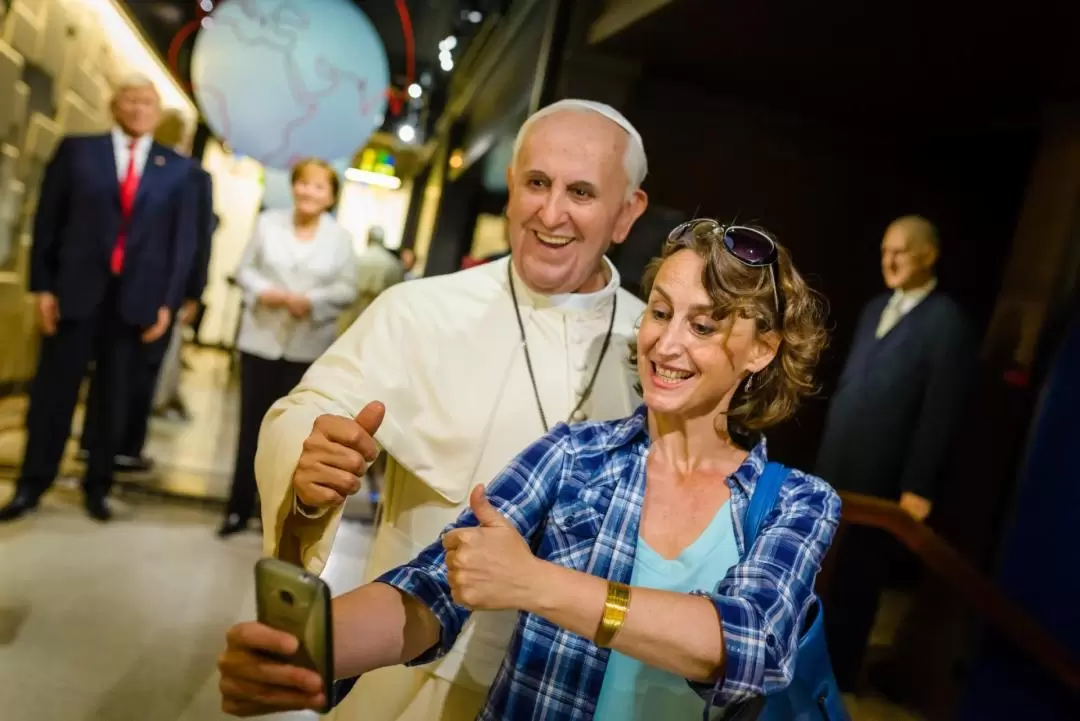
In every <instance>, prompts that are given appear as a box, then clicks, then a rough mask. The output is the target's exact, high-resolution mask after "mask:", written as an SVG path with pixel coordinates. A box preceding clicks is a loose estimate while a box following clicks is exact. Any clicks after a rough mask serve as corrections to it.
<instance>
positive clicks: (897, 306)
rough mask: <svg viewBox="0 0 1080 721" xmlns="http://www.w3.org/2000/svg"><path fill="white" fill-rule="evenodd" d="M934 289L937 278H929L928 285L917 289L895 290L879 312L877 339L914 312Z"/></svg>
mask: <svg viewBox="0 0 1080 721" xmlns="http://www.w3.org/2000/svg"><path fill="white" fill-rule="evenodd" d="M936 287H937V278H931V279H930V282H929V283H926V284H925V285H921V286H919V287H918V288H912V289H911V290H902V289H900V288H897V289H896V290H895V291H893V295H892V298H889V302H888V304H887V305H886V306H885V310H883V311H882V312H881V318H880V319H879V320H878V326H877V337H878V338H884V337H885V336H886V335H887V334H888V333H889V331H891V330H892V329H893V328H895V327H896V324H897V323H899V322H900V321H901V320H902V319H903V317H904V316H905V315H907V314H908V313H910V312H911V311H912V310H914V309H915V306H917V305H918V304H919V303H922V302H923V301H924V300H926V296H928V295H930V294H931V293H932V292H934V288H936Z"/></svg>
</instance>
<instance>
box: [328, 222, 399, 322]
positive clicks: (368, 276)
mask: <svg viewBox="0 0 1080 721" xmlns="http://www.w3.org/2000/svg"><path fill="white" fill-rule="evenodd" d="M385 243H386V232H385V231H384V230H383V229H382V228H381V227H379V226H377V225H374V226H372V227H371V228H370V229H369V230H368V235H367V248H365V249H364V252H362V253H361V254H360V255H359V257H358V258H357V259H356V290H357V296H356V302H355V303H354V304H353V306H352V308H350V309H349V312H348V313H345V314H343V315H342V316H341V322H340V331H341V332H344V331H345V329H346V328H348V327H349V326H350V325H352V322H353V321H354V320H356V318H357V316H359V315H360V314H361V313H363V312H364V309H365V308H367V307H368V306H369V305H371V303H372V301H374V300H375V299H376V298H377V297H378V296H379V295H380V294H381V293H382V292H383V291H385V290H386V289H387V288H389V287H390V286H392V285H397V284H398V283H400V282H401V281H403V280H405V268H404V263H403V262H402V260H401V259H400V258H399V257H398V256H397V255H396V254H395V253H394V252H393V251H391V250H388V249H387V248H386V244H385ZM410 257H413V258H414V262H415V256H413V255H412V254H411V251H410Z"/></svg>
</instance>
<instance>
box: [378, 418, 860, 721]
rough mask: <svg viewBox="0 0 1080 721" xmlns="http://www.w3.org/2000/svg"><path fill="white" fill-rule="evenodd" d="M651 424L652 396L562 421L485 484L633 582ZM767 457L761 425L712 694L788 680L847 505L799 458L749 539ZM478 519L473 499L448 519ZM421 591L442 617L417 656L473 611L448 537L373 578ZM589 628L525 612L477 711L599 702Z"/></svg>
mask: <svg viewBox="0 0 1080 721" xmlns="http://www.w3.org/2000/svg"><path fill="white" fill-rule="evenodd" d="M648 450H649V433H648V426H647V423H646V411H645V408H644V406H642V407H641V408H639V409H638V410H637V411H636V412H635V413H634V415H632V416H630V417H629V418H625V419H622V420H617V421H608V422H594V423H584V424H580V425H575V426H573V427H571V426H567V425H559V426H557V427H556V428H555V429H553V430H552V431H551V432H550V433H548V434H547V435H546V436H544V437H543V438H541V439H540V440H539V441H537V442H536V443H534V444H532V445H531V446H530V447H529V448H527V449H526V450H525V451H524V452H522V453H521V454H520V455H519V456H518V457H517V458H515V459H514V460H513V461H512V462H511V463H510V465H509V466H507V468H506V469H505V470H504V471H503V472H502V474H501V475H500V476H499V477H498V478H497V479H496V480H495V481H493V482H492V483H491V484H490V485H489V486H488V488H487V493H488V498H489V499H490V501H491V503H492V505H494V506H495V508H497V509H498V510H499V511H500V512H501V513H502V514H503V515H505V516H506V517H507V518H509V520H510V521H511V522H512V523H513V524H514V525H515V526H516V527H517V529H518V531H519V532H520V533H521V534H522V536H524V537H525V538H526V539H531V541H532V545H533V548H534V550H535V553H536V555H537V556H538V557H539V558H542V559H544V560H546V561H550V562H551V563H555V564H558V565H560V566H565V567H566V568H571V569H574V570H577V571H583V572H585V573H590V574H592V575H594V576H599V577H601V578H605V579H608V580H613V581H620V582H622V583H629V582H630V577H631V573H632V572H633V568H634V552H635V550H636V548H637V539H638V527H639V523H640V520H641V508H642V505H643V502H644V498H645V465H646V463H645V461H646V456H647V454H648ZM766 463H767V458H766V453H765V441H764V439H762V440H761V442H759V443H758V444H757V445H756V446H755V447H754V449H753V450H752V452H751V453H750V455H749V457H748V458H747V460H746V462H745V463H743V465H742V466H741V467H740V468H739V469H738V470H737V471H735V473H734V474H733V475H732V476H731V477H729V479H728V486H729V487H730V488H731V503H732V505H733V518H734V525H735V536H736V540H737V542H738V546H739V555H740V557H741V558H742V561H741V562H740V563H739V564H738V565H736V566H734V567H733V568H731V570H729V571H728V573H727V575H726V576H725V577H724V578H723V579H722V580H720V581H719V583H717V585H716V587H715V588H713V589H702V591H701V593H702V595H705V596H708V597H709V598H710V599H711V600H712V602H713V603H714V604H716V609H717V612H718V613H719V617H720V621H721V623H722V624H723V631H724V643H725V646H726V652H727V653H726V657H727V660H726V666H725V673H724V676H723V678H722V679H720V680H719V681H717V682H716V684H715V685H708V684H706V685H701V684H692V686H693V687H694V689H695V690H696V691H697V692H698V693H700V694H701V696H702V698H703V699H704V701H703V710H705V711H707V709H704V705H705V704H707V703H711V704H712V705H713V706H730V705H732V704H737V703H740V702H743V701H747V700H749V699H752V698H755V697H757V696H760V695H762V694H764V693H769V692H773V691H776V690H779V689H782V688H784V687H785V686H787V684H788V683H790V681H791V677H792V674H793V672H794V668H795V663H794V662H795V652H796V649H797V644H798V636H799V631H800V629H801V626H802V619H803V617H804V616H805V614H806V610H807V608H808V607H809V605H810V603H811V601H812V600H813V598H814V590H813V588H814V579H815V577H816V576H817V573H818V569H819V568H820V566H821V560H822V558H823V557H824V555H825V552H826V550H827V549H828V547H829V544H830V543H831V541H832V537H833V533H834V532H835V530H836V525H837V522H838V520H839V517H840V499H839V497H838V496H837V495H836V493H835V492H834V491H833V490H832V488H830V487H829V486H828V485H827V484H826V483H825V482H824V481H822V480H820V479H818V478H815V477H813V476H808V475H806V474H804V473H802V472H800V471H795V470H792V471H791V472H790V475H789V477H788V479H787V480H786V481H785V482H784V485H783V487H782V489H781V492H780V498H779V500H778V501H777V504H776V508H775V510H774V511H773V512H772V514H771V515H770V516H769V517H768V518H767V519H766V520H765V523H764V526H763V528H762V532H761V534H760V536H759V538H758V540H757V542H756V543H755V544H754V547H753V548H751V549H749V551H748V550H747V549H746V548H744V542H743V528H742V519H743V516H744V515H745V514H746V509H747V507H748V504H749V501H750V496H751V495H752V494H753V492H754V484H755V482H756V480H757V478H758V477H759V476H760V474H761V473H762V471H763V470H764V469H765V464H766ZM475 525H477V521H476V517H475V516H474V515H473V513H472V512H471V511H469V510H466V511H465V512H464V513H463V514H462V515H461V517H460V518H459V519H458V520H457V522H455V523H454V524H452V525H451V526H450V527H449V528H448V529H447V530H450V529H451V528H463V527H468V526H475ZM378 581H380V582H382V583H387V584H389V585H391V586H394V587H396V588H398V589H400V590H402V591H404V592H405V593H408V594H410V595H411V596H413V597H414V598H416V599H418V600H419V601H420V602H421V603H423V604H424V605H426V606H427V607H428V608H430V609H431V611H432V612H433V613H434V614H435V616H436V617H437V618H438V619H439V621H440V623H441V624H442V637H441V639H440V642H439V643H438V644H437V645H436V646H435V647H434V648H432V649H430V650H429V651H428V652H426V653H425V654H424V655H422V656H421V657H419V658H417V659H415V660H414V661H413V662H412V664H413V665H415V664H423V663H430V662H431V661H434V660H436V659H437V658H439V657H441V656H442V655H443V654H445V653H446V652H447V651H448V650H449V649H450V647H451V646H453V644H454V641H455V640H456V639H457V637H458V634H460V633H461V629H462V626H463V625H464V624H465V621H466V620H467V619H468V618H469V611H468V610H467V609H465V608H463V607H461V606H459V605H457V604H455V603H454V601H453V599H452V598H451V596H450V586H449V583H448V582H447V569H446V556H445V552H444V551H443V547H442V541H441V540H439V541H436V542H435V543H433V544H431V545H430V546H428V547H427V548H426V549H425V550H424V551H423V552H422V553H421V554H420V555H419V556H417V558H416V559H415V560H414V561H413V562H412V563H410V564H408V565H405V566H401V567H400V568H397V569H394V570H392V571H390V572H389V573H386V574H385V575H383V576H382V577H380V578H379V579H378ZM609 653H610V652H609V651H608V650H607V649H602V648H598V647H597V646H596V645H595V644H593V642H592V641H591V640H590V639H587V638H583V637H581V636H578V635H576V634H573V633H570V632H569V631H565V630H563V629H562V628H560V627H558V626H555V625H554V624H552V623H550V622H548V621H547V620H545V619H543V618H541V617H540V616H535V615H532V614H528V613H522V614H520V617H519V619H518V623H517V628H516V629H515V631H514V635H513V638H512V640H511V643H510V648H509V651H508V652H507V655H506V658H505V660H504V661H503V664H502V667H501V668H500V670H499V674H498V676H497V677H496V679H495V682H494V684H493V685H492V688H491V692H490V694H489V695H488V699H487V704H486V705H485V707H484V710H483V711H482V712H481V714H480V716H479V717H478V718H479V719H481V720H482V721H502V720H504V719H515V720H521V719H532V720H533V721H556V720H558V721H587V720H588V719H592V717H593V714H594V713H595V711H596V702H597V699H598V698H599V696H600V687H601V684H602V683H603V680H604V673H605V670H606V669H607V661H608V656H609Z"/></svg>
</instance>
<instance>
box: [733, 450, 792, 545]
mask: <svg viewBox="0 0 1080 721" xmlns="http://www.w3.org/2000/svg"><path fill="white" fill-rule="evenodd" d="M787 477H788V468H787V466H785V465H784V464H782V463H772V462H770V463H768V464H766V466H765V470H764V472H762V474H761V477H759V478H758V480H757V485H756V486H755V487H754V495H753V496H752V497H751V498H750V507H749V508H747V509H746V518H745V519H744V521H743V526H744V528H743V539H744V541H743V545H744V547H745V548H746V550H747V551H749V550H750V548H751V546H753V545H754V541H756V540H757V537H758V535H759V534H760V533H761V526H762V524H764V523H765V518H766V517H767V516H768V515H769V513H771V512H772V509H773V507H774V506H776V499H777V498H778V497H779V496H780V486H782V485H784V481H785V480H787Z"/></svg>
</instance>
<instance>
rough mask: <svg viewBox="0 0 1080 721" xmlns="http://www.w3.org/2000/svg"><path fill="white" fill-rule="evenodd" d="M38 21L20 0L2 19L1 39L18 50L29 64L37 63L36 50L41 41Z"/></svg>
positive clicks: (40, 29)
mask: <svg viewBox="0 0 1080 721" xmlns="http://www.w3.org/2000/svg"><path fill="white" fill-rule="evenodd" d="M41 31H42V26H41V23H40V20H39V19H38V18H37V17H36V16H35V15H34V14H33V12H32V11H31V10H28V9H27V6H26V4H25V3H24V2H21V0H17V1H16V2H15V4H14V5H12V6H11V11H10V12H8V14H7V15H6V16H5V17H4V31H3V35H2V38H3V40H5V41H6V42H7V43H9V44H10V45H11V46H12V47H13V48H15V49H16V50H18V51H19V52H20V53H22V54H23V56H24V57H26V59H27V60H29V61H30V62H37V61H38V55H37V49H38V45H39V42H40V39H41V34H42V32H41Z"/></svg>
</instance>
